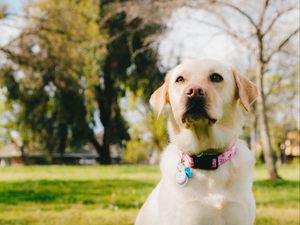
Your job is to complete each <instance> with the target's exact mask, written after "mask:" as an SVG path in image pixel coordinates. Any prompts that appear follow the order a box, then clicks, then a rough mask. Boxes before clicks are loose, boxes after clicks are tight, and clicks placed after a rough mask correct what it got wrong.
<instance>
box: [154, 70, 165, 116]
mask: <svg viewBox="0 0 300 225" xmlns="http://www.w3.org/2000/svg"><path fill="white" fill-rule="evenodd" d="M168 87H169V79H168V75H167V76H166V79H165V82H164V83H163V84H162V85H161V86H160V87H159V88H158V89H157V90H156V91H155V92H154V93H153V94H152V95H151V98H150V105H151V106H152V108H153V109H154V111H155V112H156V113H157V115H158V116H157V117H159V115H160V114H161V113H162V111H163V109H164V107H165V105H166V104H167V103H169V94H168Z"/></svg>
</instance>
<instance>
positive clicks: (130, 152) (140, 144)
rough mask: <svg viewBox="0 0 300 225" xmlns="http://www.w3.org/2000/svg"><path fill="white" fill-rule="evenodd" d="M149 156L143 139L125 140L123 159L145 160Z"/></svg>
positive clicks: (139, 161)
mask: <svg viewBox="0 0 300 225" xmlns="http://www.w3.org/2000/svg"><path fill="white" fill-rule="evenodd" d="M148 158H149V149H148V146H147V144H146V143H145V142H144V141H143V140H139V139H130V140H129V141H127V142H126V150H125V160H126V161H127V162H130V163H142V162H146V161H147V160H148Z"/></svg>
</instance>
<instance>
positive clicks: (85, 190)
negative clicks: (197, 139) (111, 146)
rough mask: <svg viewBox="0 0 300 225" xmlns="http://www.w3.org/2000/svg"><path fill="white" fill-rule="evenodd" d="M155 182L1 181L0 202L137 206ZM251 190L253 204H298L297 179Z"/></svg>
mask: <svg viewBox="0 0 300 225" xmlns="http://www.w3.org/2000/svg"><path fill="white" fill-rule="evenodd" d="M155 184H156V182H155V181H139V180H130V179H116V180H112V179H101V180H91V181H73V180H72V181H61V180H36V181H26V182H2V183H1V184H0V204H11V205H13V204H19V203H61V204H72V203H80V204H98V205H100V206H102V207H105V208H106V207H112V208H113V207H118V208H125V209H126V208H137V207H140V206H141V205H142V203H143V202H144V201H145V199H146V197H147V196H148V195H149V193H150V192H151V190H152V189H153V188H154V186H155ZM253 190H254V195H255V199H256V203H257V205H262V206H268V205H272V206H277V207H285V206H290V207H297V206H298V205H299V191H298V190H299V182H298V181H291V180H278V181H270V180H259V181H255V182H254V186H253Z"/></svg>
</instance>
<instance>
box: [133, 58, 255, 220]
mask: <svg viewBox="0 0 300 225" xmlns="http://www.w3.org/2000/svg"><path fill="white" fill-rule="evenodd" d="M257 95H258V92H257V89H256V87H255V85H254V84H253V83H252V82H251V81H250V80H249V79H247V78H246V77H245V76H243V75H241V74H240V73H239V72H238V71H237V70H236V69H235V68H233V67H231V66H229V65H227V64H224V63H222V62H219V61H216V60H212V59H204V60H192V61H188V62H184V63H182V64H180V65H178V66H176V67H175V68H174V69H172V70H171V71H169V72H168V73H167V75H166V78H165V82H164V83H163V85H162V86H161V87H159V88H158V89H157V90H156V91H155V92H154V93H153V94H152V96H151V98H150V104H151V106H152V107H153V108H154V110H155V111H156V112H157V113H158V115H159V114H161V113H162V111H163V109H164V107H165V106H166V105H167V104H168V105H170V107H169V119H168V133H169V138H170V143H169V145H168V146H167V147H166V149H165V150H164V152H163V154H162V156H161V162H160V169H161V174H162V175H161V180H160V182H159V183H158V185H157V186H156V187H155V189H154V190H153V191H152V193H151V194H150V196H149V197H148V199H147V200H146V202H145V203H144V205H143V206H142V208H141V210H140V212H139V213H138V216H137V218H136V221H135V225H223V224H224V225H225V224H226V225H252V224H253V223H254V219H255V211H256V207H255V200H254V196H253V193H252V183H253V167H254V164H255V158H254V154H253V153H251V152H250V150H249V149H248V147H247V145H246V143H245V142H244V141H242V140H240V139H239V135H240V134H241V131H242V126H243V117H244V116H243V115H244V112H243V110H244V109H245V110H246V111H249V110H250V105H251V104H252V103H253V102H254V101H255V99H256V97H257ZM243 108H244V109H243Z"/></svg>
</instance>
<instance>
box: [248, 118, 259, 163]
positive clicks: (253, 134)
mask: <svg viewBox="0 0 300 225" xmlns="http://www.w3.org/2000/svg"><path fill="white" fill-rule="evenodd" d="M250 150H251V152H252V153H253V155H254V156H255V158H257V150H256V115H255V114H254V113H252V114H251V115H250Z"/></svg>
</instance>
